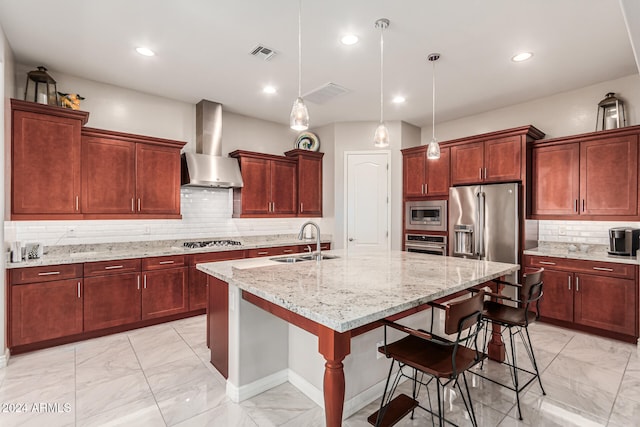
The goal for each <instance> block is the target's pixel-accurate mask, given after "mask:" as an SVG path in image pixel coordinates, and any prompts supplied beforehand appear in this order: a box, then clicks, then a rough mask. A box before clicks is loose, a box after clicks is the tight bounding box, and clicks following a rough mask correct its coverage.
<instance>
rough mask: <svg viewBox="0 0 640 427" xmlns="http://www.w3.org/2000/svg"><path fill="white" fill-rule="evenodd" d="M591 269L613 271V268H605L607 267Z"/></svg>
mask: <svg viewBox="0 0 640 427" xmlns="http://www.w3.org/2000/svg"><path fill="white" fill-rule="evenodd" d="M593 269H594V270H598V271H613V268H607V267H593Z"/></svg>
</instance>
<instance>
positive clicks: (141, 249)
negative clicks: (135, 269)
mask: <svg viewBox="0 0 640 427" xmlns="http://www.w3.org/2000/svg"><path fill="white" fill-rule="evenodd" d="M320 237H321V238H320V240H321V241H322V243H328V242H331V236H330V235H321V236H320ZM208 240H237V241H239V242H240V243H241V244H240V245H234V246H217V247H204V248H195V249H189V248H185V247H184V246H183V243H184V242H201V241H208ZM315 243H316V239H315V238H313V239H304V240H298V235H297V234H276V235H264V236H232V237H229V236H225V237H211V238H201V239H186V240H156V241H146V242H124V243H99V244H86V245H60V246H47V247H45V248H44V255H43V256H42V258H39V259H30V260H24V261H22V262H7V263H6V268H7V269H12V268H22V267H37V266H45V265H57V264H75V263H83V262H95V261H110V260H117V259H128V258H146V257H154V256H167V255H191V254H199V253H208V252H223V251H233V250H243V249H254V248H264V247H276V246H288V245H303V244H309V245H311V247H312V248H313V249H314V250H315V246H314V245H315Z"/></svg>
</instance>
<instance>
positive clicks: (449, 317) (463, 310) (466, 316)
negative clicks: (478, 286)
mask: <svg viewBox="0 0 640 427" xmlns="http://www.w3.org/2000/svg"><path fill="white" fill-rule="evenodd" d="M483 302H484V291H480V292H477V293H475V294H474V295H473V296H472V297H471V298H467V299H464V300H462V301H455V302H452V303H449V304H448V305H447V306H446V307H447V308H446V312H445V321H444V332H445V333H446V334H447V335H452V334H456V333H461V332H462V331H464V330H465V329H468V328H470V327H472V326H473V325H476V324H477V323H478V321H479V320H480V317H481V316H482V314H481V313H482V304H483Z"/></svg>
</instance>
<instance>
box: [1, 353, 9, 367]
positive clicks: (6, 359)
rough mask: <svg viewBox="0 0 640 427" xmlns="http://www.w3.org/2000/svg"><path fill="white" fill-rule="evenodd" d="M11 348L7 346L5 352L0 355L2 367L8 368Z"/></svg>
mask: <svg viewBox="0 0 640 427" xmlns="http://www.w3.org/2000/svg"><path fill="white" fill-rule="evenodd" d="M9 356H10V353H9V349H8V348H6V349H5V350H4V354H2V355H0V368H6V367H7V365H8V364H9Z"/></svg>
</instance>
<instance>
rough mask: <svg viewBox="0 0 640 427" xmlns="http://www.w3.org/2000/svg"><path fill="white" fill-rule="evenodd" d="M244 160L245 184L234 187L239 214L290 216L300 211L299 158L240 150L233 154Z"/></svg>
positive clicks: (235, 209)
mask: <svg viewBox="0 0 640 427" xmlns="http://www.w3.org/2000/svg"><path fill="white" fill-rule="evenodd" d="M229 156H230V157H235V158H237V159H238V161H239V163H240V171H241V173H242V181H243V182H244V186H243V187H242V188H234V193H233V205H234V206H233V215H234V216H236V217H272V216H280V217H289V216H296V214H297V208H298V203H297V193H298V184H297V162H296V160H294V159H291V158H288V157H284V156H274V155H271V154H262V153H254V152H250V151H241V150H236V151H234V152H232V153H230V154H229Z"/></svg>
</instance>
